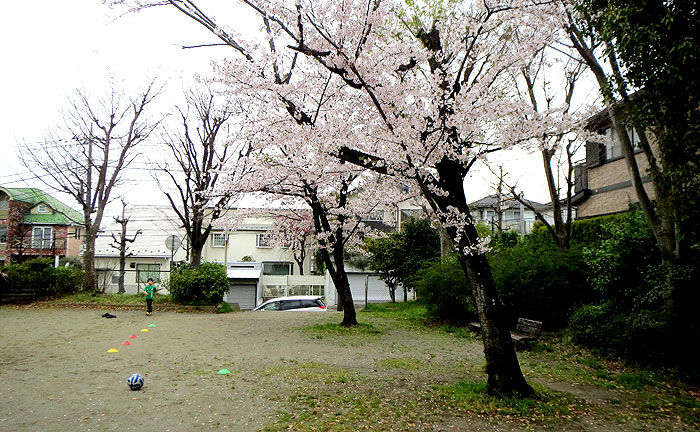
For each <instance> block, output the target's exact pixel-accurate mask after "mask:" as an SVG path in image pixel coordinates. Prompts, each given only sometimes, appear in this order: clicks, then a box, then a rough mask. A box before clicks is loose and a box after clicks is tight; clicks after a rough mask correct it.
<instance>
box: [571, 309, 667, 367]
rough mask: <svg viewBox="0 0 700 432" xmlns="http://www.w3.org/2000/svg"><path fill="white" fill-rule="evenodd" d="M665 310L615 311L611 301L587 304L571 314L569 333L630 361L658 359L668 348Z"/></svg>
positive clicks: (593, 346) (578, 340)
mask: <svg viewBox="0 0 700 432" xmlns="http://www.w3.org/2000/svg"><path fill="white" fill-rule="evenodd" d="M667 323H668V316H667V315H666V312H665V311H664V310H639V311H635V312H632V313H629V314H622V313H619V312H617V311H616V307H615V306H614V305H613V303H612V302H607V303H602V304H599V305H584V306H581V307H579V308H578V309H577V310H576V311H575V312H574V313H573V314H572V316H571V320H570V322H569V334H570V335H571V337H572V340H573V341H574V342H576V343H579V344H582V345H586V346H589V347H592V348H598V349H602V350H603V351H604V352H605V353H607V354H612V355H615V356H618V357H622V358H625V359H627V360H631V361H637V362H639V361H642V362H652V363H658V362H659V361H660V360H663V359H664V358H665V357H666V354H668V352H669V348H670V346H669V341H670V340H671V338H670V337H669V336H670V334H669V329H668V325H667Z"/></svg>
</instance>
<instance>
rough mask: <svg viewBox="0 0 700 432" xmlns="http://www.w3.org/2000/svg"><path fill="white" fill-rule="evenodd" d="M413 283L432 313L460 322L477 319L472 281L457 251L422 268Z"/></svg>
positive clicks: (434, 315)
mask: <svg viewBox="0 0 700 432" xmlns="http://www.w3.org/2000/svg"><path fill="white" fill-rule="evenodd" d="M413 286H414V287H415V289H416V293H417V294H418V296H419V297H420V299H421V300H422V301H423V302H424V303H425V305H426V307H427V309H428V313H429V314H430V315H431V316H433V317H435V318H438V319H441V320H445V321H449V322H453V323H457V324H466V323H468V322H470V321H474V320H475V319H476V313H475V310H476V309H475V308H474V302H473V301H472V298H471V291H470V289H469V284H468V282H467V279H466V277H465V276H464V271H463V270H462V266H461V265H460V264H459V261H458V259H457V255H455V254H453V255H450V256H447V257H443V258H441V259H438V260H437V261H434V262H433V264H431V265H429V266H426V267H424V268H422V269H421V270H419V271H418V272H417V273H416V275H415V277H414V279H413Z"/></svg>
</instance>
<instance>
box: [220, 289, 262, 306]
mask: <svg viewBox="0 0 700 432" xmlns="http://www.w3.org/2000/svg"><path fill="white" fill-rule="evenodd" d="M255 288H256V285H252V284H233V285H231V288H230V289H229V291H228V296H227V301H228V302H229V303H238V306H239V307H240V308H241V309H253V308H254V307H255Z"/></svg>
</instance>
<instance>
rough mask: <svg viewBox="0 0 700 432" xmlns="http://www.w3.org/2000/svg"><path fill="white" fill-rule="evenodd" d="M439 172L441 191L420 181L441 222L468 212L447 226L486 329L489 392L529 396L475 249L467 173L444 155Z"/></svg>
mask: <svg viewBox="0 0 700 432" xmlns="http://www.w3.org/2000/svg"><path fill="white" fill-rule="evenodd" d="M436 168H437V172H438V174H439V180H438V182H439V188H440V189H442V192H443V193H441V194H436V193H434V192H432V191H431V188H429V187H428V186H427V185H426V184H425V183H419V184H420V186H421V191H422V192H423V194H424V196H425V197H426V198H428V199H429V202H431V205H433V206H434V210H436V212H435V213H436V214H437V215H438V216H439V217H440V221H441V222H442V223H443V224H445V222H446V221H445V220H443V217H446V216H442V215H450V214H452V213H453V212H454V211H455V210H456V211H457V212H458V213H459V214H461V215H465V218H464V222H463V224H462V226H456V225H455V224H453V223H450V224H446V225H444V227H445V230H446V231H447V233H448V234H449V235H450V237H451V238H452V239H459V240H458V242H457V243H456V246H457V252H458V253H459V261H460V264H461V266H462V270H463V271H464V274H465V276H466V277H467V280H468V281H469V285H470V287H471V290H472V294H473V297H474V299H475V303H476V308H477V313H478V315H479V321H480V322H481V327H482V329H483V331H484V354H485V356H486V374H487V375H488V382H487V391H488V392H489V393H490V394H501V395H507V394H515V395H519V396H528V395H531V394H533V393H534V390H533V389H532V387H530V385H529V384H528V383H527V382H526V381H525V378H524V377H523V373H522V371H521V370H520V364H519V363H518V358H517V355H516V353H515V346H514V345H513V341H512V339H511V337H510V331H509V322H508V319H507V317H506V316H505V311H504V308H503V305H502V304H501V300H500V299H499V296H498V291H497V290H496V284H495V282H494V280H493V275H492V273H491V266H490V265H489V263H488V261H487V260H486V255H484V254H483V253H477V252H476V251H474V247H475V246H478V245H479V244H480V242H479V236H478V234H477V232H476V226H475V225H474V222H473V220H472V218H471V217H470V216H469V215H470V212H469V205H468V204H467V201H466V196H465V194H464V183H463V179H464V177H465V176H466V172H464V168H463V166H462V165H461V162H460V161H455V160H450V159H448V158H447V157H445V158H443V159H442V160H441V161H440V162H438V163H437V164H436Z"/></svg>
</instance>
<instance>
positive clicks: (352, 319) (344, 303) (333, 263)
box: [321, 246, 358, 327]
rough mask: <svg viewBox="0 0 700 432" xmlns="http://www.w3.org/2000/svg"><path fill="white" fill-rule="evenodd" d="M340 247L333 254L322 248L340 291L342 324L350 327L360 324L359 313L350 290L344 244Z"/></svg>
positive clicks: (331, 275) (330, 272)
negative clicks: (344, 257) (344, 260)
mask: <svg viewBox="0 0 700 432" xmlns="http://www.w3.org/2000/svg"><path fill="white" fill-rule="evenodd" d="M339 249H340V250H339V251H335V250H334V252H333V255H332V256H331V254H330V253H329V252H328V250H327V249H321V256H322V257H323V260H324V262H325V263H326V268H327V269H328V274H329V275H330V277H331V280H332V281H333V284H334V285H335V289H336V291H337V292H338V310H339V311H340V310H342V311H343V321H342V322H341V323H340V325H341V326H344V327H349V326H354V325H358V323H357V315H356V313H355V302H354V301H353V299H352V292H351V291H350V281H349V280H348V274H347V273H346V272H345V263H344V262H343V248H342V246H340V247H339Z"/></svg>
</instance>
